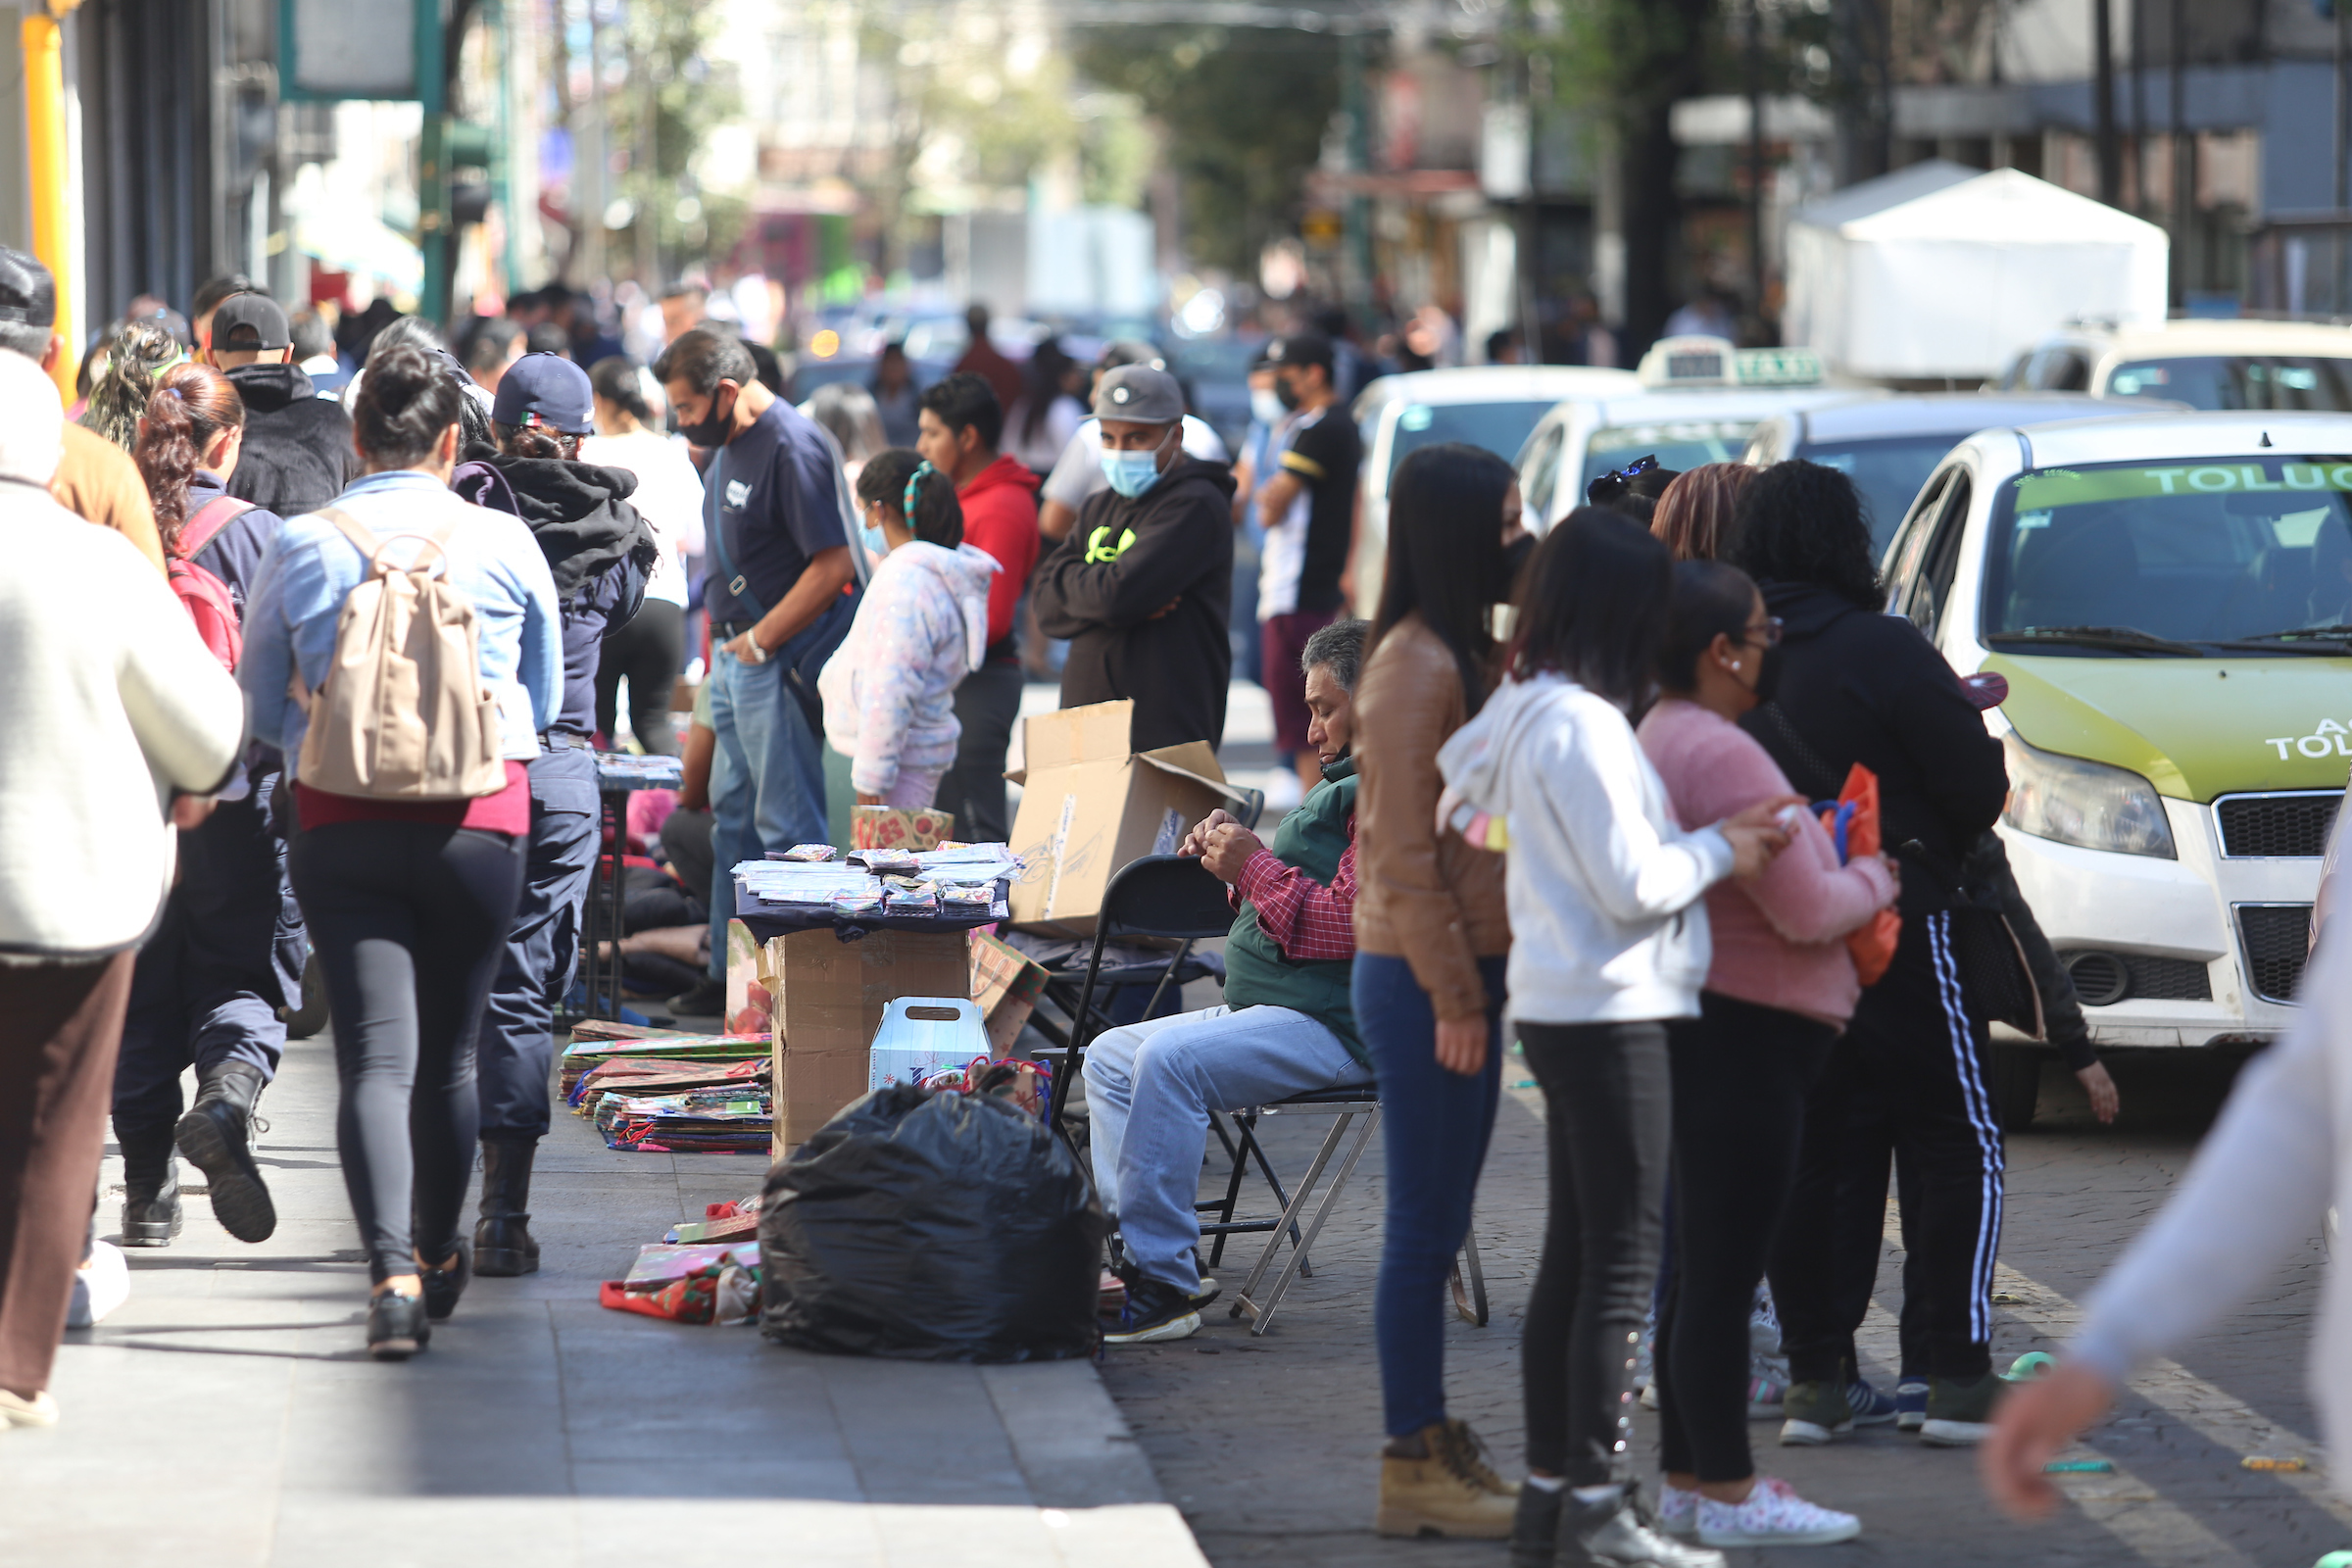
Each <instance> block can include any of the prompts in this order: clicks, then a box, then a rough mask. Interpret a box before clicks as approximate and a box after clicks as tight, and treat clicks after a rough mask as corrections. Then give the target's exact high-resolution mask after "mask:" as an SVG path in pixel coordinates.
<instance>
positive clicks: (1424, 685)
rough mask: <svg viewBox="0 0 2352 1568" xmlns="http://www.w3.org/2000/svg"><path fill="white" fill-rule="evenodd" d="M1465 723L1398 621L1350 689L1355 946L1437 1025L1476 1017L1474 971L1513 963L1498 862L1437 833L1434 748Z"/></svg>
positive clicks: (1417, 636)
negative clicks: (1412, 994)
mask: <svg viewBox="0 0 2352 1568" xmlns="http://www.w3.org/2000/svg"><path fill="white" fill-rule="evenodd" d="M1469 717H1470V712H1469V705H1468V704H1467V703H1466V702H1465V701H1464V700H1463V697H1462V677H1461V668H1460V666H1459V665H1458V664H1456V663H1455V662H1454V658H1453V655H1452V653H1451V652H1450V651H1449V650H1448V649H1447V648H1446V645H1445V644H1444V643H1443V642H1441V641H1439V639H1438V635H1437V633H1435V632H1433V631H1431V630H1430V629H1429V627H1428V626H1427V625H1425V624H1424V623H1423V622H1422V619H1421V617H1420V616H1419V615H1417V614H1414V615H1407V616H1406V617H1405V618H1404V619H1402V620H1400V621H1398V622H1397V625H1396V627H1395V629H1393V630H1392V631H1390V632H1389V633H1388V635H1387V636H1385V637H1383V638H1381V640H1380V643H1379V645H1378V646H1377V647H1376V648H1374V650H1373V652H1372V658H1371V660H1370V662H1367V663H1366V664H1365V666H1364V672H1363V675H1362V677H1361V678H1360V679H1359V680H1358V681H1357V682H1356V690H1355V747H1354V751H1355V765H1356V774H1357V776H1358V777H1359V778H1361V779H1362V781H1363V782H1362V783H1361V784H1360V785H1359V786H1358V787H1357V792H1356V797H1355V874H1356V884H1357V886H1356V896H1355V946H1356V951H1357V952H1359V953H1377V954H1382V955H1385V956H1390V957H1400V958H1404V959H1406V960H1407V961H1408V962H1410V963H1411V964H1412V966H1413V978H1414V979H1415V980H1418V981H1419V982H1420V983H1421V989H1422V990H1424V991H1426V992H1428V993H1429V998H1430V1003H1431V1005H1432V1006H1433V1007H1434V1008H1435V1009H1436V1011H1437V1015H1438V1016H1439V1017H1441V1018H1474V1017H1477V1016H1478V1015H1479V1014H1480V1013H1482V1012H1484V1011H1485V1010H1486V1005H1487V988H1486V985H1485V983H1484V982H1483V981H1482V980H1481V979H1480V978H1479V973H1478V963H1477V960H1478V959H1480V958H1494V957H1500V956H1503V955H1505V954H1507V953H1509V952H1510V951H1511V921H1510V915H1509V913H1508V911H1507V910H1506V909H1505V907H1504V905H1503V895H1502V857H1501V856H1499V855H1492V854H1489V853H1488V852H1487V851H1485V850H1476V849H1472V848H1471V847H1470V846H1469V845H1468V844H1467V843H1465V842H1464V841H1463V839H1462V837H1461V835H1460V834H1458V833H1446V834H1444V835H1441V834H1440V833H1439V832H1438V831H1437V815H1438V796H1439V795H1440V793H1442V792H1443V791H1444V789H1445V781H1444V780H1443V779H1441V778H1440V777H1439V776H1438V760H1437V759H1438V748H1439V747H1440V746H1442V745H1444V744H1445V742H1446V737H1447V736H1448V735H1451V734H1452V733H1453V732H1454V731H1455V730H1457V729H1460V728H1461V727H1462V725H1463V724H1465V723H1467V722H1468V721H1469Z"/></svg>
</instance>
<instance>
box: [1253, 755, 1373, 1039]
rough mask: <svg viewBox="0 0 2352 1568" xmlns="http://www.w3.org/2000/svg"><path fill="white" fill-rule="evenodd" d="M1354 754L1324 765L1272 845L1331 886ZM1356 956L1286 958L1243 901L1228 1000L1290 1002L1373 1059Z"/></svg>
mask: <svg viewBox="0 0 2352 1568" xmlns="http://www.w3.org/2000/svg"><path fill="white" fill-rule="evenodd" d="M1355 786H1356V778H1355V760H1354V759H1353V758H1342V759H1341V760H1339V761H1337V762H1334V763H1332V764H1331V765H1330V766H1329V767H1327V768H1325V769H1324V770H1323V782H1322V783H1320V784H1318V785H1316V786H1315V787H1314V788H1313V789H1311V790H1309V791H1307V795H1306V800H1305V801H1304V802H1303V803H1302V804H1301V805H1300V806H1299V809H1297V810H1296V811H1293V812H1292V813H1291V814H1290V815H1288V816H1286V817H1284V818H1283V819H1282V825H1281V826H1279V827H1277V828H1276V829H1275V830H1274V838H1273V841H1272V842H1271V843H1269V844H1268V845H1267V846H1266V848H1267V849H1268V850H1271V851H1272V852H1273V854H1274V858H1276V859H1278V860H1280V861H1282V862H1283V863H1284V864H1285V865H1295V866H1297V867H1298V868H1299V870H1300V871H1301V872H1303V873H1304V874H1305V875H1307V876H1310V877H1312V878H1314V880H1316V881H1317V882H1320V883H1322V884H1323V885H1324V886H1325V887H1329V886H1330V885H1331V880H1332V878H1333V877H1335V876H1337V875H1338V874H1339V870H1340V858H1341V857H1342V856H1343V855H1346V854H1347V853H1348V822H1349V821H1350V820H1351V819H1353V817H1354V816H1355ZM1354 969H1355V960H1354V959H1352V958H1308V959H1305V960H1303V961H1301V960H1298V959H1293V958H1286V957H1284V956H1283V953H1282V949H1281V948H1280V947H1279V946H1278V945H1277V944H1276V943H1275V941H1274V939H1273V938H1272V937H1270V936H1268V935H1267V934H1266V933H1265V932H1264V931H1262V930H1260V929H1259V928H1258V924H1257V907H1256V906H1255V905H1253V904H1251V903H1250V902H1249V901H1248V900H1246V899H1245V900H1244V901H1243V902H1242V912H1241V913H1240V914H1238V915H1236V916H1235V917H1234V922H1233V931H1232V934H1231V935H1229V936H1228V937H1227V938H1226V939H1225V1004H1226V1005H1227V1006H1230V1007H1235V1008H1241V1007H1258V1006H1266V1007H1289V1008H1291V1009H1292V1010H1294V1011H1297V1012H1303V1013H1305V1014H1306V1015H1307V1016H1308V1017H1310V1018H1312V1019H1314V1020H1315V1021H1316V1022H1318V1023H1320V1024H1322V1025H1323V1026H1324V1027H1325V1028H1327V1029H1329V1030H1330V1031H1331V1032H1332V1033H1333V1034H1335V1035H1338V1036H1339V1037H1340V1043H1341V1044H1342V1045H1344V1046H1346V1047H1347V1048H1348V1054H1349V1055H1351V1056H1353V1057H1354V1058H1355V1059H1356V1060H1357V1061H1358V1062H1360V1063H1362V1064H1363V1065H1364V1066H1366V1067H1370V1066H1371V1065H1372V1061H1371V1058H1370V1057H1369V1056H1368V1055H1366V1054H1365V1053H1364V1046H1363V1042H1362V1041H1360V1040H1358V1039H1356V1037H1355V1009H1354V1007H1353V1006H1352V1005H1350V1004H1349V1002H1348V979H1349V977H1350V975H1352V974H1353V972H1354Z"/></svg>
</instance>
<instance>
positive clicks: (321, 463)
mask: <svg viewBox="0 0 2352 1568" xmlns="http://www.w3.org/2000/svg"><path fill="white" fill-rule="evenodd" d="M293 355H294V334H293V329H292V328H291V327H290V326H289V325H288V324H287V321H286V313H285V312H284V311H283V310H280V309H279V308H278V304H277V302H276V301H275V300H273V299H271V298H270V296H268V295H267V294H237V295H232V296H230V297H229V298H228V299H225V300H222V301H221V308H220V309H219V310H217V311H215V312H214V313H213V327H212V363H213V364H214V365H216V366H218V367H220V368H221V369H223V370H225V371H227V372H228V379H229V381H230V382H231V383H232V384H233V385H234V386H235V387H236V389H237V396H238V397H240V398H242V399H244V400H245V448H244V458H243V460H242V461H241V462H239V463H238V465H237V471H236V474H235V476H234V477H233V478H231V479H230V480H229V487H228V488H229V494H231V495H233V496H235V497H236V498H237V499H238V500H240V501H250V502H252V503H253V504H254V505H255V506H257V507H267V508H269V509H270V511H271V512H274V513H276V514H277V515H280V516H285V517H290V516H292V515H295V514H296V513H299V512H311V511H315V510H317V509H318V508H319V507H322V506H324V505H326V503H327V502H329V501H330V500H332V499H334V497H335V496H336V495H337V494H338V493H340V492H341V491H342V489H343V487H344V486H345V485H346V484H348V483H350V482H351V481H352V480H353V479H354V478H356V477H358V475H359V471H360V461H359V457H358V454H357V452H356V451H355V450H354V448H353V447H352V444H351V423H352V421H351V417H350V416H349V415H347V414H345V413H344V412H343V407H342V405H341V404H339V403H337V402H335V401H334V400H332V399H330V398H322V397H320V396H319V390H318V388H316V387H314V386H313V385H312V384H311V378H310V376H309V375H308V374H307V373H306V372H305V371H304V370H303V368H301V367H300V366H298V365H295V364H292V363H291V361H292V359H293Z"/></svg>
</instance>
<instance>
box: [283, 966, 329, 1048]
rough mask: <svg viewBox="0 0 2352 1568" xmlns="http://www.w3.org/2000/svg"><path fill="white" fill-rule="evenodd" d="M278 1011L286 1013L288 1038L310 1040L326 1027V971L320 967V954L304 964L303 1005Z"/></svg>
mask: <svg viewBox="0 0 2352 1568" xmlns="http://www.w3.org/2000/svg"><path fill="white" fill-rule="evenodd" d="M278 1011H279V1012H281V1013H283V1014H284V1015H285V1020H286V1038H287V1039H288V1040H308V1039H310V1038H311V1036H313V1035H315V1034H317V1033H318V1032H319V1030H321V1029H323V1028H325V1027H326V971H325V970H323V969H321V968H319V955H317V954H316V953H314V954H312V955H311V957H310V961H309V962H308V963H305V964H304V965H303V966H302V1005H301V1006H299V1007H292V1008H287V1007H280V1008H279V1009H278Z"/></svg>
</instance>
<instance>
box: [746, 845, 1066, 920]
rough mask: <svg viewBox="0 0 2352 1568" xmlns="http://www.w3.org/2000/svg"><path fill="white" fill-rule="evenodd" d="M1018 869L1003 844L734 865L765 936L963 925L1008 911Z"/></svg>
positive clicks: (748, 917) (749, 916)
mask: <svg viewBox="0 0 2352 1568" xmlns="http://www.w3.org/2000/svg"><path fill="white" fill-rule="evenodd" d="M802 848H803V849H810V850H812V849H814V848H816V846H802ZM787 854H788V855H790V856H798V855H799V854H800V851H799V850H795V851H790V852H787ZM1019 869H1020V867H1019V866H1018V865H1017V864H1016V863H1015V862H1014V861H1013V858H1012V857H1011V855H1010V853H1009V852H1008V851H1006V850H1005V846H1004V845H1002V844H947V845H942V846H941V847H940V848H938V849H936V850H925V851H922V852H919V853H908V852H904V851H881V850H857V851H853V852H851V853H850V854H849V855H848V856H847V857H844V858H841V859H837V860H836V859H827V860H810V859H802V858H766V859H759V860H745V861H743V862H741V863H739V864H737V865H736V866H734V867H733V874H734V877H735V885H736V891H737V902H736V909H737V917H738V918H739V919H741V920H743V921H744V922H746V926H747V930H749V929H750V926H751V923H752V922H755V921H757V922H759V929H758V930H757V931H756V932H754V933H753V934H754V935H758V936H761V937H772V936H778V935H782V934H784V933H786V932H790V931H795V930H802V931H805V930H812V929H816V928H818V927H822V926H827V925H831V926H859V927H864V928H868V929H870V928H873V927H874V926H876V925H877V924H886V923H887V924H890V925H891V928H893V929H900V930H923V929H930V928H933V927H935V926H936V927H939V928H948V929H959V930H960V929H965V928H968V927H971V926H975V925H983V924H986V923H988V922H990V921H992V920H1001V919H1004V918H1005V917H1006V916H1007V915H1008V914H1009V912H1010V904H1009V902H1008V901H1009V897H1010V888H1011V883H1012V879H1013V877H1014V876H1015V875H1016V874H1017V873H1018V871H1019Z"/></svg>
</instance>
